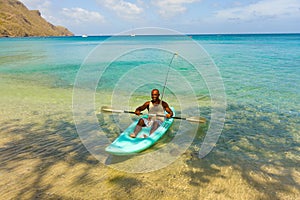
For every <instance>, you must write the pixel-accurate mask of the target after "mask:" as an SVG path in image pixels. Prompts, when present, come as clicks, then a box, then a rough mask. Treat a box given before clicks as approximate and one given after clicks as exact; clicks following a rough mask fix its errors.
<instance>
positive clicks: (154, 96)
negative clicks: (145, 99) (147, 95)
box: [151, 90, 159, 101]
mask: <svg viewBox="0 0 300 200" xmlns="http://www.w3.org/2000/svg"><path fill="white" fill-rule="evenodd" d="M151 97H152V100H153V101H156V100H157V99H158V97H159V92H158V91H157V90H153V91H152V92H151Z"/></svg>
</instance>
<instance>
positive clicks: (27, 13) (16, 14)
mask: <svg viewBox="0 0 300 200" xmlns="http://www.w3.org/2000/svg"><path fill="white" fill-rule="evenodd" d="M72 35H73V33H71V32H70V31H69V30H68V29H66V28H64V27H62V26H54V25H53V24H51V23H49V22H47V21H46V20H45V19H44V18H42V17H41V13H40V12H39V11H38V10H28V9H27V8H26V7H25V6H24V4H22V3H21V2H20V1H17V0H0V37H28V36H72Z"/></svg>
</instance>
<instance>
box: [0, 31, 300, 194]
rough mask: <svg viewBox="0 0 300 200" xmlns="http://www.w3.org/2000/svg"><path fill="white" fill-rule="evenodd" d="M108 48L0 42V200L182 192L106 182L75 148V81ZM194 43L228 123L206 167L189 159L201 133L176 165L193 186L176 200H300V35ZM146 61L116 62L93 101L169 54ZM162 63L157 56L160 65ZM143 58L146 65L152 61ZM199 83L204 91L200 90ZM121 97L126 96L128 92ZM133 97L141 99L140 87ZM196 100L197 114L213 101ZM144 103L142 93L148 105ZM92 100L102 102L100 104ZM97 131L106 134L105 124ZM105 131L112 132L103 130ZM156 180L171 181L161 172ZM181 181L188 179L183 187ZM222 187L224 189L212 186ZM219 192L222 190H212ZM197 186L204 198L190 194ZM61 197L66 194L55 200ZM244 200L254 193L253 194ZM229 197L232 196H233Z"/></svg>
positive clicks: (54, 41) (66, 40)
mask: <svg viewBox="0 0 300 200" xmlns="http://www.w3.org/2000/svg"><path fill="white" fill-rule="evenodd" d="M108 38H109V37H107V36H89V37H87V38H82V37H49V38H48V37H47V38H44V37H33V38H0V47H1V48H0V92H1V100H0V106H1V109H0V111H1V114H0V116H1V120H0V163H1V164H0V175H1V176H2V175H3V177H4V178H1V179H2V180H1V181H0V193H2V194H3V195H2V197H0V199H1V198H2V199H18V198H20V199H23V198H24V199H30V198H33V197H35V198H43V199H47V198H49V199H51V198H54V199H56V198H63V199H64V198H73V199H77V197H78V199H89V197H91V198H94V199H95V198H97V196H96V195H95V196H93V194H92V193H93V191H91V190H92V189H88V188H89V187H92V186H91V185H92V184H96V183H99V184H100V183H101V184H104V182H105V183H106V184H108V185H106V186H102V188H101V190H102V191H105V190H106V188H109V189H107V192H103V193H101V192H99V191H98V193H97V192H96V193H97V195H100V196H101V195H103V196H104V199H118V198H122V196H119V197H118V196H110V195H111V194H108V193H109V191H110V190H111V188H113V187H115V186H113V185H114V184H119V188H118V189H117V191H119V192H120V195H121V194H123V193H124V194H123V196H125V197H126V198H137V199H139V198H142V197H145V196H143V195H145V194H143V193H139V192H138V190H132V191H129V192H128V191H126V190H125V191H124V190H123V188H122V184H124V185H126V184H133V185H132V187H137V186H138V187H140V188H142V187H143V188H144V187H145V186H143V184H144V185H146V186H147V184H148V185H149V186H150V187H152V188H154V189H155V188H159V189H162V188H164V187H168V188H169V189H168V190H166V191H165V192H162V194H161V195H162V196H163V197H164V198H165V199H168V198H170V199H171V197H172V195H174V193H175V191H176V190H183V189H182V188H180V186H179V185H180V183H178V185H176V183H175V182H174V184H175V185H172V184H171V185H168V184H167V183H166V184H164V180H162V179H160V178H159V175H154V176H155V178H152V179H151V175H149V174H148V175H146V176H148V178H149V179H150V180H152V181H153V182H151V181H150V182H147V181H146V180H144V179H143V178H141V177H138V178H137V179H138V181H136V182H135V181H133V177H134V175H128V176H130V178H128V177H126V176H127V175H126V174H122V175H120V174H118V173H121V172H116V171H114V170H111V171H109V170H110V169H109V167H104V170H105V174H111V176H112V177H115V179H113V180H112V181H111V182H109V181H108V180H109V178H108V177H109V175H108V176H107V177H106V176H105V177H104V176H103V175H99V174H97V173H96V171H95V170H96V169H94V168H96V166H97V164H95V163H97V161H95V159H93V158H91V157H90V155H89V153H88V152H87V151H86V150H85V148H84V147H83V146H82V144H81V143H80V140H79V139H78V135H77V134H76V129H75V126H74V122H73V121H72V89H73V86H74V83H75V78H76V74H77V72H78V71H79V69H80V67H81V65H82V64H83V63H84V62H85V59H86V58H87V56H88V55H89V54H90V52H91V51H92V50H93V49H95V48H96V47H97V46H98V45H99V44H100V43H103V42H105V41H106V39H108ZM191 38H192V39H193V40H194V41H195V42H197V43H198V44H200V45H201V46H202V47H203V48H204V49H205V51H206V52H207V53H208V54H209V56H210V57H211V58H212V60H213V62H214V63H215V65H216V66H217V68H218V69H219V73H220V75H221V78H222V80H223V83H224V88H225V93H226V101H227V107H226V118H225V124H224V128H223V130H222V134H221V136H220V138H219V140H218V142H217V144H216V145H215V148H214V149H213V151H212V152H210V154H209V155H208V156H207V157H205V158H204V159H203V160H202V161H199V158H197V156H194V155H195V154H197V152H198V150H199V148H200V146H197V144H198V143H199V142H200V143H201V142H202V141H203V139H204V137H205V131H206V130H207V126H205V127H202V128H201V127H200V129H201V131H200V132H201V134H197V138H195V140H194V142H193V144H192V145H191V147H190V148H189V153H188V156H187V157H186V158H184V159H183V158H182V159H183V161H182V162H184V163H185V165H187V167H186V168H184V169H183V168H180V164H178V163H177V164H175V165H176V166H177V165H178V166H179V168H180V169H181V172H182V173H179V172H178V174H176V176H177V179H178V180H179V181H182V182H183V184H185V181H186V184H188V185H189V186H187V188H186V190H184V191H185V192H186V193H184V192H183V193H182V196H180V195H179V196H176V197H177V198H178V199H180V198H184V197H187V198H188V199H197V198H196V197H195V196H193V195H190V196H189V195H188V193H189V190H190V193H193V194H194V193H195V191H198V193H199V194H201V195H202V196H201V198H200V197H199V199H217V198H220V199H224V198H225V199H226V198H227V199H239V197H240V199H299V194H300V193H299V191H300V170H299V169H300V34H232V35H231V34H230V35H222V34H220V35H192V36H191ZM134 39H135V40H139V43H140V45H142V44H143V43H145V44H148V43H149V41H150V42H151V43H155V42H157V43H160V42H166V43H168V44H171V45H176V44H179V43H180V42H182V41H179V40H180V39H178V38H177V37H175V36H138V35H137V36H136V37H134ZM131 40H133V38H132V37H121V38H119V39H118V40H116V41H114V43H113V44H112V45H115V46H114V48H119V47H122V46H123V47H124V46H126V45H131V43H130V41H131ZM150 51H153V52H150V55H148V54H147V53H149V52H147V51H146V52H136V54H134V52H133V54H130V53H128V54H126V55H125V56H124V57H122V58H120V60H116V61H115V63H114V64H112V65H111V68H110V69H109V70H107V71H106V73H107V74H106V75H104V80H103V81H102V82H100V83H99V85H98V88H97V92H98V93H100V94H101V93H102V92H103V94H104V93H109V92H111V91H112V89H114V85H115V84H117V83H118V80H119V79H120V78H121V77H122V75H124V74H123V73H122V70H123V68H124V69H125V68H126V69H128V68H130V67H132V68H133V67H135V66H138V65H141V64H143V66H144V67H145V66H146V67H147V66H149V63H150V64H151V62H152V60H155V58H157V60H158V65H159V62H160V61H161V62H164V63H168V62H169V60H170V58H171V56H170V55H169V54H168V52H163V51H161V50H157V51H155V50H150ZM160 53H162V54H163V55H162V56H161V57H160ZM149 56H150V57H151V56H152V57H151V59H150V58H149ZM145 58H149V60H147V59H145ZM103 60H105V59H102V58H101V57H100V58H99V60H98V61H99V63H101V62H102V61H103ZM103 62H104V61H103ZM172 64H173V69H174V71H175V72H176V71H178V72H179V73H180V74H183V75H184V76H185V78H186V79H185V80H187V81H188V82H189V84H191V85H192V86H191V87H194V86H193V82H195V81H196V79H197V80H198V79H199V77H198V76H193V75H192V73H191V72H190V73H189V70H190V68H189V66H185V65H184V64H183V63H180V62H179V61H178V62H177V61H175V60H174V63H172ZM176 66H177V67H176ZM127 67H128V68H127ZM125 71H126V70H125ZM175 72H174V73H175ZM152 76H154V74H153V75H152ZM172 76H173V74H172V73H171V74H170V77H169V78H170V82H168V84H170V86H171V85H172V84H173V86H174V87H176V84H177V85H178V87H179V88H180V87H183V86H180V84H178V83H177V82H176V80H174V79H175V78H176V77H172ZM162 77H165V74H163V75H162ZM146 80H148V81H149V79H146ZM146 80H145V81H146ZM172 80H173V81H172ZM163 81H164V79H162V82H163ZM200 82H201V81H200ZM204 82H205V81H202V82H201V83H203V86H205V84H204ZM129 85H130V84H129ZM152 86H153V85H151V87H152ZM154 86H155V84H154ZM146 89H149V88H147V87H146ZM122 90H123V92H125V93H126V84H125V85H123V87H122ZM124 90H125V91H124ZM138 90H139V91H142V90H145V87H140V88H138ZM128 92H131V91H128ZM197 92H199V94H196V96H197V97H198V98H199V101H200V103H199V105H200V106H201V105H202V104H201V101H202V100H203V102H209V101H210V93H209V91H208V90H207V88H205V87H203V88H200V89H199V90H197ZM148 93H149V94H150V92H149V91H148V90H147V91H146V92H145V95H147V94H148ZM183 93H184V91H183ZM129 94H131V93H129ZM169 94H170V95H171V93H169ZM180 95H181V94H179V95H177V98H180V97H181V96H180ZM182 95H184V94H182ZM175 96H176V94H175ZM149 97H150V96H149ZM166 98H167V97H166ZM146 99H147V98H146ZM96 100H98V101H99V102H100V101H101V97H100V98H98V99H96ZM106 100H107V99H106ZM168 100H170V98H169V99H168ZM143 101H144V100H143ZM143 101H141V100H140V102H136V104H137V105H139V104H141V103H143ZM203 105H204V104H203ZM200 110H201V107H200ZM210 111H211V110H210V107H209V103H208V104H205V106H204V107H203V109H202V110H201V115H203V116H204V117H206V118H207V119H208V123H209V119H210ZM101 123H102V124H104V126H105V123H104V122H100V124H101ZM106 123H109V122H106ZM106 125H107V124H106ZM112 129H113V130H112V131H116V130H117V131H119V130H118V129H114V128H112ZM107 130H108V132H109V130H110V127H109V126H108V128H107ZM172 134H176V133H172ZM172 134H169V137H172V136H170V135H172ZM112 137H115V136H112ZM170 140H171V139H170V138H167V139H165V140H164V139H163V141H170ZM160 145H162V144H160ZM184 155H185V154H184ZM46 161H47V162H46ZM204 162H209V163H204ZM31 163H34V164H31ZM45 163H46V164H45ZM57 163H60V165H61V166H58V164H57ZM66 163H67V164H66ZM175 163H176V162H175ZM79 164H84V165H87V166H89V167H90V168H89V167H84V166H80V165H79ZM22 166H23V167H22ZM71 166H73V167H71ZM204 166H205V168H204ZM68 167H69V168H70V169H71V170H73V171H81V173H82V174H80V173H78V174H77V175H78V176H77V177H76V178H77V179H76V180H75V178H74V177H73V176H72V175H71V174H68V173H67V170H66V169H67V168H68ZM93 167H94V168H93ZM102 167H103V166H102ZM92 168H93V169H92ZM61 169H63V170H66V171H65V173H63V174H60V170H61ZM176 169H177V168H176V167H175V168H172V169H171V170H172V171H173V172H172V173H176V171H180V170H176ZM82 170H94V171H92V174H93V177H94V178H95V179H92V178H91V177H89V178H87V176H88V175H83V174H84V172H83V171H82ZM206 170H207V171H206ZM228 170H229V171H228ZM155 173H156V172H154V174H155ZM100 174H101V172H100ZM158 174H160V176H161V177H164V178H166V177H168V176H167V174H168V172H167V171H161V172H159V173H158ZM183 174H184V175H183ZM237 174H238V175H237ZM173 175H174V176H175V174H173ZM63 176H66V177H68V176H69V179H68V180H66V179H64V180H62V179H63ZM85 176H86V177H85ZM181 176H185V178H182V179H181V178H180V177H181ZM235 176H238V178H237V177H235ZM80 177H82V179H81V180H79V179H80ZM97 177H98V178H97ZM122 177H123V178H122ZM186 177H188V178H186ZM234 177H235V178H234ZM218 178H220V179H223V180H224V182H222V181H221V180H218V181H219V182H216V179H218ZM126 179H128V180H127V181H126ZM51 181H52V182H51ZM68 181H69V182H71V183H70V185H71V184H72V183H73V184H74V183H76V184H74V186H72V187H78V188H80V187H82V191H81V190H76V192H75V193H74V192H73V193H72V192H71V190H72V189H70V188H71V186H67V183H68ZM139 181H140V182H139ZM143 181H144V182H143ZM155 181H158V183H157V184H159V182H163V183H162V186H161V188H160V186H159V185H158V186H157V185H155V184H154V182H155ZM107 182H109V183H107ZM215 183H218V184H219V186H218V187H216V188H210V187H211V185H214V184H215ZM88 185H89V187H88ZM120 185H121V186H120ZM203 185H205V187H204V188H202V189H196V188H197V187H198V188H199V187H200V188H201V186H203ZM208 185H210V186H208ZM239 185H242V186H239ZM60 187H62V188H64V189H62V190H60V189H59V188H60ZM239 187H240V191H239V189H238V188H239ZM231 188H236V190H234V191H233V190H232V189H231ZM172 189H173V190H172ZM67 191H69V192H67ZM87 191H90V194H91V196H88V195H86V194H85V192H87ZM209 191H214V192H213V193H214V194H215V195H216V196H213V195H212V194H209ZM247 191H252V192H251V193H252V194H250V193H248V192H247ZM96 193H95V194H96ZM220 193H222V194H220ZM233 193H236V196H234V195H231V194H233ZM137 194H138V196H135V195H137ZM224 194H226V195H225V196H222V195H224ZM51 195H52V196H51ZM156 195H158V194H156V193H155V192H153V195H152V196H151V194H150V196H149V197H153V198H156V197H157V196H156ZM164 195H165V196H164ZM205 195H207V196H205ZM218 195H219V196H218Z"/></svg>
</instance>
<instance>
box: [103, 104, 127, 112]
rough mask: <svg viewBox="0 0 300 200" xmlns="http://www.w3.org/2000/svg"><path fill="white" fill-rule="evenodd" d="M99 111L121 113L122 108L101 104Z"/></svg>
mask: <svg viewBox="0 0 300 200" xmlns="http://www.w3.org/2000/svg"><path fill="white" fill-rule="evenodd" d="M101 112H110V113H123V112H124V110H117V109H113V108H112V107H110V106H102V107H101Z"/></svg>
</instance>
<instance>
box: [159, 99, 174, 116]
mask: <svg viewBox="0 0 300 200" xmlns="http://www.w3.org/2000/svg"><path fill="white" fill-rule="evenodd" d="M162 106H163V108H164V109H165V111H167V113H168V114H166V117H167V118H171V117H172V116H173V112H172V110H171V108H170V107H169V105H168V104H167V103H166V102H164V101H163V102H162Z"/></svg>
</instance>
